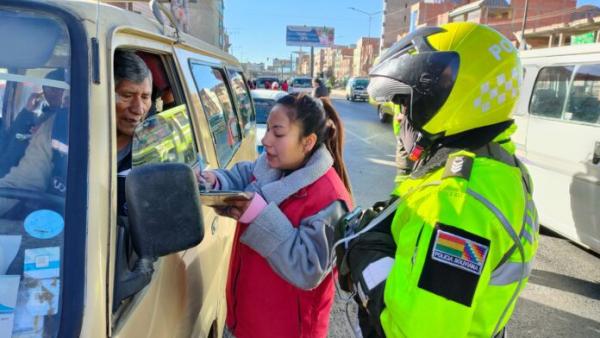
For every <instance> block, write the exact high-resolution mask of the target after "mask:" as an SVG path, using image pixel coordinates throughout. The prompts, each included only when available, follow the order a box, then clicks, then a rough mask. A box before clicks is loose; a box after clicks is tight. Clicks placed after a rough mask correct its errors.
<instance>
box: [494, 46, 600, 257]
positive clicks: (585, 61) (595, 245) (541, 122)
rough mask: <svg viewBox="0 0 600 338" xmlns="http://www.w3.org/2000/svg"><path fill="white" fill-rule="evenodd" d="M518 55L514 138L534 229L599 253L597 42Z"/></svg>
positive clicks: (599, 75) (599, 74)
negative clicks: (526, 176)
mask: <svg viewBox="0 0 600 338" xmlns="http://www.w3.org/2000/svg"><path fill="white" fill-rule="evenodd" d="M520 56H521V62H522V65H523V70H524V77H523V86H522V88H521V94H520V97H519V102H518V104H517V106H516V108H515V112H514V119H515V122H516V124H517V126H518V128H517V131H516V132H515V135H514V136H513V140H514V141H515V143H516V145H517V155H518V156H519V157H520V158H521V159H522V160H523V161H524V162H525V163H527V167H528V169H529V173H530V174H531V178H532V180H533V183H534V189H533V197H534V201H535V203H536V205H537V209H538V212H539V220H540V224H541V225H542V226H544V227H546V228H548V229H551V230H552V231H555V232H557V233H559V234H561V235H563V236H565V237H566V238H568V239H570V240H572V241H574V242H577V243H579V244H581V245H584V246H586V247H588V248H590V249H592V250H593V251H595V252H598V253H600V217H599V215H600V212H599V211H598V206H600V99H599V97H600V61H599V60H600V44H597V43H596V44H587V45H576V46H567V47H557V48H544V49H539V50H537V49H534V50H529V51H522V52H521V53H520ZM513 72H518V70H516V69H515V70H513ZM518 80H520V79H518V78H517V79H513V80H512V82H515V81H518ZM512 82H508V81H507V82H506V86H507V88H509V86H511V85H512ZM508 93H509V94H510V93H511V92H510V91H508ZM507 95H508V94H507Z"/></svg>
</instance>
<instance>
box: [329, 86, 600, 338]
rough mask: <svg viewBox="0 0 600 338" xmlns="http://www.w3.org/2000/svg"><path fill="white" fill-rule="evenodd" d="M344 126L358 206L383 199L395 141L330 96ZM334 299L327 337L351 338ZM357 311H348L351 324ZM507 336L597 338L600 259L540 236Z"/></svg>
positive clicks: (363, 111) (363, 112)
mask: <svg viewBox="0 0 600 338" xmlns="http://www.w3.org/2000/svg"><path fill="white" fill-rule="evenodd" d="M333 102H334V105H335V106H336V108H337V109H338V111H339V112H340V114H341V116H342V119H343V121H344V123H345V127H346V146H345V161H346V165H347V167H348V169H349V172H350V178H351V182H352V187H353V193H354V199H355V201H356V204H357V205H361V206H363V207H364V206H369V205H371V204H372V203H374V202H375V201H378V200H382V199H385V198H386V197H387V195H388V193H389V191H390V190H391V188H392V186H393V183H392V182H393V177H394V173H395V167H394V150H395V145H394V142H395V141H394V138H393V133H392V128H391V125H389V124H386V125H384V124H381V123H380V122H379V121H378V119H377V114H376V111H375V109H374V108H373V107H371V106H370V105H369V104H368V103H362V102H355V103H352V102H349V101H345V100H343V99H341V98H340V99H338V98H336V97H335V96H334V100H333ZM344 306H345V304H344V302H343V301H342V299H341V298H340V297H339V296H338V298H337V301H336V305H335V307H334V310H333V312H332V318H331V321H330V323H331V324H330V331H329V332H330V334H329V336H330V337H340V338H341V337H352V334H351V331H350V329H349V326H348V324H347V321H346V316H345V310H344ZM355 311H356V308H355V306H354V304H352V305H351V306H350V313H351V314H350V316H351V318H352V319H355V316H356V315H355ZM509 335H510V337H600V255H594V254H592V253H590V252H589V251H586V250H584V249H581V248H580V247H578V246H576V245H574V244H572V243H570V242H568V241H566V240H564V239H562V238H559V237H556V236H554V235H552V234H549V233H547V232H545V231H542V236H541V240H540V247H539V250H538V254H537V258H536V261H535V264H534V267H533V271H532V275H531V277H530V280H529V283H528V285H527V287H526V289H525V291H524V292H523V293H522V295H521V298H520V299H519V301H518V303H517V306H516V310H515V313H514V315H513V318H512V321H511V322H510V324H509Z"/></svg>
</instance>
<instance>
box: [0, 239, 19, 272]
mask: <svg viewBox="0 0 600 338" xmlns="http://www.w3.org/2000/svg"><path fill="white" fill-rule="evenodd" d="M20 246H21V236H20V235H14V236H13V235H0V275H4V274H5V273H6V270H8V267H9V266H10V263H12V261H13V259H15V257H16V256H17V252H19V247H20Z"/></svg>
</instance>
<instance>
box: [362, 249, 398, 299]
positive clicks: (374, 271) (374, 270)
mask: <svg viewBox="0 0 600 338" xmlns="http://www.w3.org/2000/svg"><path fill="white" fill-rule="evenodd" d="M392 265H394V259H393V258H392V257H383V258H380V259H378V260H376V261H375V262H372V263H371V264H369V265H368V266H367V267H366V268H365V269H364V270H363V278H364V279H365V283H366V284H367V288H369V291H371V290H373V288H374V287H376V286H377V285H379V283H381V282H383V281H384V280H386V279H387V276H388V275H389V274H390V270H392Z"/></svg>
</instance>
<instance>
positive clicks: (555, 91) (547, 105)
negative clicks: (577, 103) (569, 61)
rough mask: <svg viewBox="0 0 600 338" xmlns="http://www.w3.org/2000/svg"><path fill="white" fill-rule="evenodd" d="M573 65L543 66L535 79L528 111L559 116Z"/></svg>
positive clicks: (535, 113) (541, 114) (560, 115)
mask: <svg viewBox="0 0 600 338" xmlns="http://www.w3.org/2000/svg"><path fill="white" fill-rule="evenodd" d="M573 68H574V67H573V66H559V67H544V68H542V69H541V70H540V73H539V74H538V76H537V79H536V80H535V86H534V87H533V95H532V96H531V101H530V103H529V112H530V113H531V114H533V115H539V116H545V117H555V118H561V117H562V111H563V107H564V105H565V99H566V97H567V88H568V84H569V80H570V79H571V74H572V72H573Z"/></svg>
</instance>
